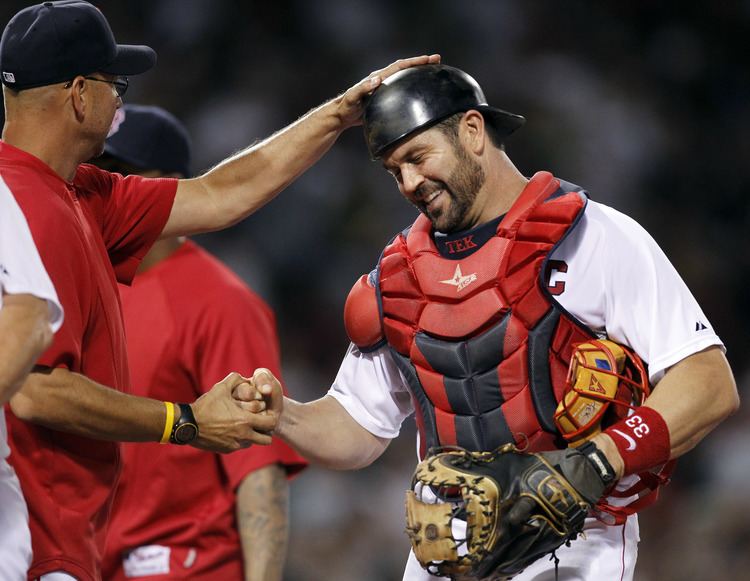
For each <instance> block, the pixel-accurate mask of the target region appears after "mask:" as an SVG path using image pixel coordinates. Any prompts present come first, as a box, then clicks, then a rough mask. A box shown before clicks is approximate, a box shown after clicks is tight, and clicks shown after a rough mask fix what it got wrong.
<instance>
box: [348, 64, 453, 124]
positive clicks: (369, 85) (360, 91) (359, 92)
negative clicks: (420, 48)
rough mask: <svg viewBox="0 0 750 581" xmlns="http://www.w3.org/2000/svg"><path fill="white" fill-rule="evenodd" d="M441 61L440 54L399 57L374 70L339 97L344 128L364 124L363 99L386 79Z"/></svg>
mask: <svg viewBox="0 0 750 581" xmlns="http://www.w3.org/2000/svg"><path fill="white" fill-rule="evenodd" d="M439 62H440V55H439V54H431V55H422V56H415V57H411V58H406V59H399V60H397V61H396V62H394V63H391V64H390V65H388V66H387V67H385V68H382V69H380V70H378V71H373V72H372V73H370V74H369V75H367V76H366V77H365V78H364V79H362V80H361V81H360V82H359V83H357V84H356V85H354V86H353V87H352V88H350V89H349V90H348V91H346V92H345V93H344V94H343V95H342V96H341V97H340V99H339V103H338V106H339V116H340V118H341V122H342V124H343V128H342V129H346V128H348V127H352V126H354V125H361V124H362V111H363V99H364V98H365V97H367V96H368V95H369V94H371V93H372V92H373V91H374V90H375V89H377V88H378V87H379V86H380V83H382V82H383V81H384V80H385V79H387V78H388V77H390V76H391V75H392V74H394V73H397V72H398V71H401V70H403V69H408V68H409V67H414V66H417V65H428V64H429V65H432V64H437V63H439Z"/></svg>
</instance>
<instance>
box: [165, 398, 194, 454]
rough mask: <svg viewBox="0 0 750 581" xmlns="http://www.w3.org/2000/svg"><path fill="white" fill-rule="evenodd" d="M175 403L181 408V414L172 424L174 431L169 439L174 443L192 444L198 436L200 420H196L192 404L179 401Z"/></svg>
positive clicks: (181, 444)
mask: <svg viewBox="0 0 750 581" xmlns="http://www.w3.org/2000/svg"><path fill="white" fill-rule="evenodd" d="M175 405H176V406H177V408H178V409H179V410H180V414H179V416H177V418H176V419H175V422H174V424H173V425H172V433H171V434H170V436H169V441H170V442H171V443H172V444H178V445H180V446H184V445H185V444H190V443H191V442H192V441H193V440H195V439H196V438H197V437H198V433H199V430H198V422H196V421H195V416H194V415H193V409H192V408H191V407H190V404H187V403H178V404H175Z"/></svg>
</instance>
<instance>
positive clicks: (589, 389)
mask: <svg viewBox="0 0 750 581" xmlns="http://www.w3.org/2000/svg"><path fill="white" fill-rule="evenodd" d="M650 393H651V388H650V386H649V383H648V373H647V372H646V367H645V365H644V364H643V361H642V360H641V359H640V357H638V355H637V354H636V353H635V352H633V351H632V350H630V349H628V348H627V347H624V346H622V345H618V344H617V343H615V342H613V341H609V340H592V341H588V342H585V343H580V344H578V345H576V346H575V348H574V350H573V355H572V357H571V362H570V367H569V369H568V378H567V381H566V384H565V388H564V390H563V395H562V397H561V399H560V402H559V404H558V406H557V410H556V411H555V415H554V421H555V425H556V426H557V428H558V430H560V434H561V435H562V436H563V438H565V440H567V441H568V442H569V444H570V445H571V446H578V445H580V444H582V443H583V442H585V441H586V440H589V439H591V438H592V437H594V436H595V435H597V434H598V433H600V432H601V431H602V428H603V427H607V426H609V425H611V424H613V423H615V422H616V421H619V420H621V419H624V418H626V417H628V415H629V413H630V410H631V409H633V408H635V407H638V406H640V405H642V404H643V402H644V401H645V399H646V398H647V397H648V395H649V394H650Z"/></svg>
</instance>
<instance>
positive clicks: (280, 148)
mask: <svg viewBox="0 0 750 581" xmlns="http://www.w3.org/2000/svg"><path fill="white" fill-rule="evenodd" d="M341 98H342V97H337V98H336V99H333V100H331V101H328V102H327V103H325V104H323V105H321V106H319V107H317V108H316V109H313V110H312V111H310V112H309V113H307V114H306V115H305V116H303V117H302V118H300V119H299V120H297V121H296V122H294V123H292V124H291V125H289V126H287V127H285V128H284V129H282V130H281V131H279V132H277V133H275V134H273V135H272V136H271V137H268V138H267V139H265V140H263V141H261V142H260V143H257V144H255V145H252V146H250V147H248V148H247V149H245V150H243V151H241V152H239V153H237V154H235V155H233V156H232V157H229V158H228V159H226V160H224V161H223V162H221V163H220V164H219V165H217V166H216V167H214V168H213V169H211V170H209V171H208V172H207V173H205V174H204V175H202V176H200V177H198V178H195V179H193V180H182V181H180V184H179V186H178V189H177V197H176V199H175V208H174V209H173V211H172V215H171V216H170V219H169V221H168V223H167V226H166V227H165V229H164V232H163V233H162V237H169V236H175V235H178V234H179V235H185V234H195V233H200V232H207V231H212V230H220V229H222V228H226V227H228V226H231V225H232V224H235V223H237V222H239V221H240V220H242V219H243V218H245V217H247V216H249V215H250V214H252V213H253V212H255V211H256V210H257V209H258V208H260V207H261V206H263V205H264V204H266V203H267V202H269V201H270V200H272V199H273V198H274V197H275V196H276V195H277V194H278V193H279V192H280V191H281V190H283V189H284V188H285V187H287V186H288V185H289V184H290V183H292V182H293V181H294V180H295V179H296V178H297V177H298V176H299V175H300V174H302V173H303V172H304V171H305V170H306V169H307V168H309V167H310V166H311V165H313V164H314V163H315V162H316V161H317V160H318V159H320V157H321V156H322V155H323V154H324V153H325V152H326V151H328V149H329V148H330V147H331V146H332V145H333V143H334V142H335V141H336V138H337V137H338V136H339V134H340V133H341V132H342V131H343V130H344V129H345V128H346V126H345V125H344V123H343V122H342V119H341V117H340V115H339V114H338V106H339V101H340V100H341Z"/></svg>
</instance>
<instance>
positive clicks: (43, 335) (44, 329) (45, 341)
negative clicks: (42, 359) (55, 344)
mask: <svg viewBox="0 0 750 581" xmlns="http://www.w3.org/2000/svg"><path fill="white" fill-rule="evenodd" d="M53 338H54V333H53V332H52V328H51V327H50V326H49V323H48V322H47V320H46V319H45V320H44V322H43V324H42V325H41V328H40V329H39V333H38V339H37V353H38V354H39V355H41V354H42V353H44V352H45V351H46V350H47V349H48V348H49V346H50V345H52V339H53Z"/></svg>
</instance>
